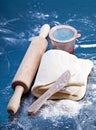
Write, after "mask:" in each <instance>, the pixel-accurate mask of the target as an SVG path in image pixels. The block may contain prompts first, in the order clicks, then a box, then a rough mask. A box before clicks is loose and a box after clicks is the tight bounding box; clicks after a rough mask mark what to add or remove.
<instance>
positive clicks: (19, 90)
mask: <svg viewBox="0 0 96 130" xmlns="http://www.w3.org/2000/svg"><path fill="white" fill-rule="evenodd" d="M23 92H24V88H23V87H22V86H20V85H18V86H16V88H15V92H14V94H13V96H12V97H11V99H10V101H9V103H8V107H7V111H8V112H9V113H10V114H15V113H16V112H17V110H18V108H19V107H20V100H21V96H22V94H23Z"/></svg>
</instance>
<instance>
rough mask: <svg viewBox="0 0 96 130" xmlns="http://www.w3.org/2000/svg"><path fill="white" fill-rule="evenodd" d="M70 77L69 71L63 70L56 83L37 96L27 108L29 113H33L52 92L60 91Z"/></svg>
mask: <svg viewBox="0 0 96 130" xmlns="http://www.w3.org/2000/svg"><path fill="white" fill-rule="evenodd" d="M70 77H71V74H70V72H69V71H68V70H67V71H65V72H64V73H63V74H62V75H61V76H60V77H59V78H58V79H57V81H56V83H55V84H54V85H53V86H52V87H50V88H49V89H48V90H47V91H46V92H45V93H44V94H43V95H42V96H40V98H38V99H37V100H36V101H35V102H34V103H33V104H32V105H31V106H30V107H29V108H28V113H29V114H35V113H36V112H37V111H38V110H39V108H40V107H41V106H42V105H43V104H44V103H45V102H46V100H47V99H49V98H50V97H51V96H52V95H53V94H55V93H56V92H58V91H60V90H61V89H63V88H64V86H66V85H67V83H68V81H69V79H70Z"/></svg>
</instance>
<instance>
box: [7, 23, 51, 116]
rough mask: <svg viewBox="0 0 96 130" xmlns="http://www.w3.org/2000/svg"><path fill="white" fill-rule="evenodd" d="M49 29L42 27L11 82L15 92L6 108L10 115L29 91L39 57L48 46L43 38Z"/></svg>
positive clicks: (15, 110)
mask: <svg viewBox="0 0 96 130" xmlns="http://www.w3.org/2000/svg"><path fill="white" fill-rule="evenodd" d="M49 29H50V27H49V25H47V24H45V25H43V27H42V28H41V32H40V35H39V36H37V37H35V38H34V39H33V41H32V43H31V44H30V46H29V48H28V49H27V52H26V54H25V56H24V58H23V60H22V62H21V64H20V67H19V69H18V70H17V73H16V75H15V77H14V79H13V81H12V87H13V89H14V90H15V91H14V94H13V96H12V98H11V99H10V101H9V103H8V106H7V110H8V112H9V113H11V114H15V113H16V112H17V110H18V108H19V106H20V100H21V96H22V94H23V93H26V92H28V90H29V89H30V86H31V84H32V81H33V79H34V76H35V74H36V71H37V69H38V67H39V64H40V61H41V57H42V55H43V53H44V52H45V50H46V48H47V45H48V42H47V40H46V39H45V37H46V36H47V35H48V32H49Z"/></svg>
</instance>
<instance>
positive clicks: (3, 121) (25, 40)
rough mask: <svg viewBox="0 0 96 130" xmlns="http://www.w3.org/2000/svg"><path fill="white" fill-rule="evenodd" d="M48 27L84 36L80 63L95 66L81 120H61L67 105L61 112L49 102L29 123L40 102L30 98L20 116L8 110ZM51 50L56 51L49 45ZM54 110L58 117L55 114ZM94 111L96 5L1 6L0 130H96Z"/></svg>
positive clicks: (2, 1) (31, 0)
mask: <svg viewBox="0 0 96 130" xmlns="http://www.w3.org/2000/svg"><path fill="white" fill-rule="evenodd" d="M44 23H48V24H50V26H51V27H52V26H54V25H58V24H67V25H71V26H73V27H75V28H76V29H77V30H78V32H79V33H81V35H82V36H81V37H80V38H79V39H78V40H77V41H76V48H75V54H76V55H77V56H78V57H81V58H89V59H90V60H92V61H93V63H94V68H93V71H92V72H91V74H90V76H89V79H88V89H87V93H86V95H85V97H84V99H82V100H81V101H79V102H78V104H83V105H81V106H82V107H81V109H80V111H79V112H78V113H77V114H76V115H74V116H71V115H70V116H67V115H66V114H65V115H64V113H62V112H60V113H59V114H56V113H58V112H59V110H58V109H57V108H59V107H60V111H62V110H63V109H62V103H60V104H59V107H57V106H58V104H55V103H54V102H52V101H48V102H47V103H46V104H45V107H43V108H42V109H43V110H42V109H41V112H42V114H40V113H41V112H38V114H37V115H35V116H33V117H30V116H28V114H27V108H28V106H29V105H30V104H31V103H32V102H33V101H34V100H35V98H34V97H33V96H32V95H31V94H30V93H29V94H27V95H24V96H23V98H22V101H21V107H20V110H19V111H18V113H17V114H16V115H15V116H9V115H8V113H7V111H6V107H7V103H8V101H9V99H10V97H11V95H12V93H13V90H12V88H11V81H12V79H13V77H14V74H15V73H16V71H17V68H18V66H19V64H20V62H21V60H22V58H23V56H24V54H25V52H26V49H27V47H28V46H29V44H30V41H31V39H32V37H33V36H35V35H37V34H38V31H39V29H40V27H41V26H42V25H43V24H44ZM48 49H51V44H50V41H49V46H48ZM52 104H53V105H52ZM78 104H77V105H78ZM77 105H76V106H77ZM53 106H54V109H55V110H56V111H55V110H54V111H53V109H52V108H53ZM72 108H73V109H74V107H72ZM51 111H52V112H53V113H54V115H53V114H52V113H51ZM93 111H94V112H93ZM95 111H96V1H95V0H87V1H84V0H79V1H77V0H73V1H70V0H64V1H63V0H61V2H60V1H56V0H46V1H45V0H17V1H14V0H10V1H8V0H0V130H5V129H6V130H10V129H12V130H45V129H46V130H47V129H48V130H58V129H60V130H85V129H86V130H91V129H92V130H95V129H96V114H95ZM46 113H47V116H46V118H44V117H45V115H46ZM69 113H70V112H69ZM67 114H68V113H67ZM48 115H51V116H48Z"/></svg>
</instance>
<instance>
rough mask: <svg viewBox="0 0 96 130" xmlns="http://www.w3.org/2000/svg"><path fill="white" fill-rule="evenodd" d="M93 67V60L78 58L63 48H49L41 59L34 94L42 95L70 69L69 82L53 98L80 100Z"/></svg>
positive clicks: (33, 89) (33, 88)
mask: <svg viewBox="0 0 96 130" xmlns="http://www.w3.org/2000/svg"><path fill="white" fill-rule="evenodd" d="M92 67H93V62H92V61H90V60H88V59H80V58H77V57H76V56H75V55H72V54H69V53H68V52H65V51H62V50H55V49H53V50H49V51H47V52H45V54H44V55H43V57H42V59H41V63H40V66H39V69H38V72H37V76H36V79H35V82H34V85H33V87H32V94H33V95H34V96H36V97H39V96H41V95H42V94H43V93H44V92H45V91H46V90H47V89H49V87H51V86H52V85H53V84H54V83H55V82H56V80H57V79H58V78H59V77H60V75H61V74H62V73H64V72H65V71H66V70H69V71H70V73H71V78H70V81H69V83H68V84H67V86H66V87H64V89H62V90H61V91H59V92H57V93H56V94H54V95H53V96H52V97H51V99H64V98H66V99H71V100H80V99H82V98H83V96H84V95H85V92H86V87H87V78H88V75H89V73H90V71H91V69H92Z"/></svg>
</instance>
